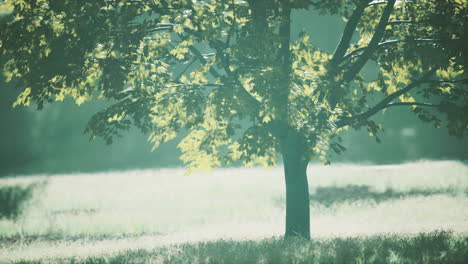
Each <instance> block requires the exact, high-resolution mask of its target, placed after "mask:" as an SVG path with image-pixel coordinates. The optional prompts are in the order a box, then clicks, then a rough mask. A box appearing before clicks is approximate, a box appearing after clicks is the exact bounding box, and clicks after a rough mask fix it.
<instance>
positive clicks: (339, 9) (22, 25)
mask: <svg viewBox="0 0 468 264" xmlns="http://www.w3.org/2000/svg"><path fill="white" fill-rule="evenodd" d="M1 6H2V8H3V9H4V10H9V12H10V13H9V14H6V15H3V16H2V17H1V22H0V23H1V24H2V29H1V31H0V65H1V66H2V67H3V73H4V75H5V76H6V79H7V81H14V82H16V86H17V87H19V88H20V89H22V93H21V94H20V95H19V96H18V98H17V100H16V102H15V103H14V105H15V106H16V105H26V106H27V105H29V104H30V103H31V102H34V103H36V104H37V106H38V108H42V107H43V105H44V104H45V103H50V102H55V101H62V100H64V98H66V97H72V98H73V99H74V100H75V102H76V103H77V104H82V103H84V102H86V101H89V100H92V99H107V100H109V101H110V102H111V103H112V105H111V106H110V107H108V108H106V109H104V110H103V111H101V112H99V113H97V114H96V115H95V116H94V117H93V118H92V119H91V120H90V122H89V123H88V126H87V128H86V131H87V132H89V133H90V134H91V137H92V138H94V137H102V138H104V139H105V140H106V141H107V142H108V143H112V140H113V138H114V137H115V136H119V135H120V133H121V132H122V131H124V130H127V129H128V128H130V127H131V126H136V127H138V128H139V129H141V131H143V132H144V133H148V140H149V141H150V142H151V143H152V144H153V145H154V148H157V147H158V146H159V145H160V144H161V143H163V142H166V141H168V140H171V139H173V138H175V137H176V136H177V135H178V134H179V133H183V134H184V135H185V137H184V138H183V139H182V140H181V142H180V143H179V148H180V149H181V150H182V152H183V155H182V157H181V158H182V159H183V160H184V161H185V162H186V163H187V164H188V166H189V167H190V168H198V169H203V168H208V167H212V166H218V165H221V164H222V163H230V162H233V161H235V160H242V161H243V162H244V163H246V164H248V165H251V164H258V163H260V164H264V165H272V164H274V163H275V162H276V153H278V152H279V151H280V142H281V138H282V137H284V134H285V133H286V132H285V131H288V130H293V131H295V133H298V134H299V135H300V136H301V138H302V140H303V143H304V146H305V156H306V157H305V158H307V159H308V158H310V157H312V156H314V157H319V158H321V159H323V160H324V161H325V160H326V154H327V153H328V152H329V150H334V151H335V152H341V151H343V150H344V147H343V146H342V145H341V141H340V138H339V136H338V134H339V132H340V131H341V130H343V129H346V128H348V127H353V128H359V127H363V126H364V127H367V129H368V130H369V132H370V134H371V135H374V136H376V135H377V132H378V130H379V129H381V126H380V125H379V124H376V123H375V122H374V121H372V120H370V119H369V118H370V117H372V116H373V115H374V114H376V113H377V112H379V111H381V110H384V109H386V108H389V107H393V106H401V105H403V106H409V107H410V109H411V110H412V111H413V112H415V113H416V114H417V115H418V116H419V117H420V118H421V119H422V120H423V121H430V122H434V123H435V125H436V126H440V125H441V117H442V115H446V117H447V127H448V130H449V132H450V133H452V134H454V135H458V136H461V135H463V133H464V131H465V130H466V129H467V128H468V116H467V113H468V103H467V102H468V100H467V97H468V91H467V88H466V85H467V79H466V74H465V67H466V66H467V63H468V52H467V48H466V43H468V32H467V28H468V1H464V0H442V1H435V0H434V1H396V0H388V1H369V0H354V1H345V0H333V1H324V0H293V1H290V0H275V1H268V0H217V1H211V0H172V1H171V0H167V1H135V0H119V1H116V0H93V1H72V0H38V1H28V0H15V1H14V0H10V1H9V0H7V1H4V2H3V3H2V4H1ZM302 8H313V9H317V10H319V11H320V12H322V13H330V14H336V15H340V16H342V17H343V18H344V19H345V20H346V26H345V28H344V31H343V33H342V37H341V40H340V41H339V43H337V46H336V49H335V51H334V52H333V53H329V52H326V51H324V50H320V49H319V48H318V47H316V46H315V45H313V36H309V35H308V34H307V33H306V32H302V33H301V34H300V36H299V38H298V39H297V40H294V41H292V40H291V33H290V26H291V20H293V19H294V17H291V11H292V10H295V9H302ZM369 61H373V62H375V63H374V64H375V65H376V68H377V74H376V75H375V78H372V79H371V80H370V79H369V78H364V77H363V76H362V75H361V74H360V72H361V70H362V69H363V67H364V66H365V65H366V64H368V62H369ZM441 114H442V115H441ZM377 139H378V138H377Z"/></svg>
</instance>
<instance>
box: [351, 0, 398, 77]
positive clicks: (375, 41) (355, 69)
mask: <svg viewBox="0 0 468 264" xmlns="http://www.w3.org/2000/svg"><path fill="white" fill-rule="evenodd" d="M395 2H396V0H388V2H387V5H386V6H385V8H384V11H383V13H382V16H381V17H380V21H379V24H378V25H377V27H376V29H375V33H374V35H373V36H372V39H371V41H370V42H369V45H368V46H367V49H366V50H365V51H364V52H363V54H362V55H361V56H360V57H359V59H358V60H357V61H356V62H355V63H354V64H353V65H351V67H350V69H349V70H348V71H347V72H345V74H344V78H343V81H344V82H350V81H351V80H352V79H354V77H355V76H356V74H358V73H359V72H360V71H361V69H362V67H364V65H365V64H366V63H367V61H368V60H369V59H370V57H371V56H372V54H373V53H374V51H375V50H377V48H378V47H379V42H380V40H381V39H382V37H383V35H384V33H385V27H386V26H387V22H388V19H389V18H390V14H391V13H392V11H393V6H394V5H395Z"/></svg>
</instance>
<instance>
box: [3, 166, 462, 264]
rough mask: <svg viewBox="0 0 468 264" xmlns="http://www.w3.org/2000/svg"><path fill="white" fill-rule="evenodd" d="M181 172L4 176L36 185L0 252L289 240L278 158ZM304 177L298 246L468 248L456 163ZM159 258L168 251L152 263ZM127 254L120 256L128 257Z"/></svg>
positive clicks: (59, 253)
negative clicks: (303, 227)
mask: <svg viewBox="0 0 468 264" xmlns="http://www.w3.org/2000/svg"><path fill="white" fill-rule="evenodd" d="M184 172H185V170H184V169H181V168H179V169H145V170H131V171H113V172H100V173H76V174H66V175H64V174H58V175H49V176H46V175H37V176H23V177H21V176H18V177H9V178H2V179H0V187H4V186H28V185H30V184H34V183H35V184H37V183H42V184H39V185H38V186H39V187H37V188H36V190H35V191H34V195H33V198H32V199H31V200H30V201H28V202H27V203H26V204H25V207H24V210H23V212H22V214H21V215H20V216H19V217H18V218H17V219H4V218H3V219H2V218H0V244H1V246H0V262H12V263H15V262H16V263H28V262H34V261H36V262H37V261H39V262H47V263H48V262H52V263H55V262H56V263H61V262H67V263H122V262H119V261H118V260H115V259H116V258H117V259H119V258H121V257H122V256H126V257H128V256H134V254H135V252H143V253H142V254H143V256H145V258H144V259H145V261H142V262H138V261H135V262H134V263H143V262H148V261H149V262H154V263H172V262H171V261H169V260H170V259H172V260H174V261H175V259H177V257H176V258H175V259H174V256H175V255H174V254H175V253H171V254H172V255H170V256H171V257H170V258H169V260H168V256H169V255H167V254H168V253H167V254H166V253H161V252H162V251H161V250H163V249H164V250H169V249H170V248H174V247H175V248H178V249H179V250H181V251H180V252H181V254H182V255H184V254H185V253H183V252H185V251H184V250H185V249H187V250H192V251H193V250H196V249H195V248H200V247H203V245H211V246H213V245H214V248H215V249H217V248H218V247H227V248H229V245H232V246H235V245H237V246H238V247H241V248H243V246H244V245H250V246H252V247H259V248H262V247H273V248H275V249H276V250H278V249H279V248H281V247H287V246H286V244H287V243H286V242H279V241H282V239H281V236H282V234H283V232H284V181H283V174H282V168H280V167H276V168H269V169H262V168H221V169H214V170H213V171H212V172H196V173H193V174H192V175H190V176H184ZM308 177H309V183H310V203H311V232H312V242H311V243H312V244H310V243H309V244H307V243H306V244H301V245H306V246H305V248H303V246H300V247H301V248H302V249H303V250H306V248H309V249H310V252H315V251H316V250H319V249H320V250H323V247H325V248H326V247H328V246H330V245H334V246H333V247H335V246H336V245H339V244H340V243H345V242H343V241H348V242H349V243H351V244H350V246H351V247H352V246H353V245H354V246H356V245H360V246H362V247H363V248H365V247H366V246H367V247H372V245H374V244H372V243H377V242H376V241H380V242H379V243H384V244H385V243H386V244H385V245H387V244H388V245H391V244H392V243H393V242H394V241H396V240H398V239H400V240H401V241H402V242H401V243H410V242H408V241H413V240H414V241H425V240H424V239H428V241H429V240H431V239H436V240H434V241H445V240H447V241H445V242H443V243H445V244H447V245H458V246H457V247H456V249H457V250H458V251H453V252H458V253H457V254H458V255H456V256H458V257H460V256H462V257H463V258H464V256H466V255H463V254H466V252H468V245H467V243H468V242H467V241H468V240H467V238H468V197H467V195H468V165H467V164H466V163H464V162H460V161H418V162H411V163H405V164H396V165H363V164H334V165H331V166H323V165H317V164H311V165H309V167H308ZM421 237H422V238H421ZM369 241H374V242H372V243H371V242H369ZM392 241H393V242H392ZM404 241H406V242H404ZM414 241H413V242H411V243H414ZM431 241H432V240H431ZM450 241H452V242H450ZM454 241H455V242H454ZM348 242H346V243H348ZM284 243H286V244H284ZM294 243H297V242H294ZM301 243H302V242H301ZM330 243H331V244H330ZM355 243H358V244H355ZM369 243H370V244H369ZM411 243H410V244H411ZM434 243H436V244H437V243H438V242H434ZM441 243H442V242H441ZM416 244H417V243H416ZM445 244H443V245H445ZM262 245H263V246H262ZM327 245H328V246H327ZM395 245H398V244H395ZM180 248H183V250H182V249H180ZM460 248H461V249H462V250H461V249H460ZM320 250H319V251H320ZM362 250H364V249H362ZM392 250H396V249H392ZM447 250H448V249H445V251H447ZM460 250H461V251H460ZM160 251H161V252H160ZM169 251H170V252H173V250H172V251H171V250H169ZM169 251H167V252H169ZM192 251H190V252H192ZM215 251H216V250H215ZM358 251H359V250H358ZM419 251H420V250H419ZM449 251H450V250H449ZM145 252H146V253H145ZM155 252H160V255H158V254H159V253H155ZM164 252H166V251H164ZM197 252H198V251H197ZM337 252H338V251H337ZM363 252H364V251H363ZM366 252H367V251H366ZM392 252H393V251H392ZM421 252H422V251H421ZM450 252H452V251H450ZM460 252H461V253H460ZM387 253H388V252H387ZM122 254H123V255H122ZM191 254H194V253H193V252H192V253H191ZM197 254H198V253H197ZM206 254H208V255H207V257H210V256H211V255H209V254H211V253H209V252H208V253H206ZM233 254H234V253H233ZM252 254H253V253H252ZM340 254H341V253H336V254H335V255H336V257H337V256H341V255H340ZM363 254H364V253H363ZM388 254H390V253H388ZM395 254H397V255H398V252H396V253H395ZM460 254H461V255H460ZM195 255H196V254H195ZM449 255H450V254H449ZM119 256H121V257H119ZM158 256H159V257H161V256H165V257H164V258H162V260H161V262H158V261H156V260H155V259H158V258H159V257H158ZM203 256H205V255H203ZM316 256H318V255H316ZM363 256H364V255H363ZM389 256H390V255H389ZM126 257H125V259H126V260H125V261H124V262H132V261H130V259H127V258H126ZM187 257H189V256H185V258H187ZM211 257H213V256H211ZM387 257H388V256H387ZM387 257H386V258H385V259H387ZM93 259H94V260H96V259H100V260H99V261H97V262H92V260H93ZM135 259H138V258H137V257H135ZM252 259H257V260H258V258H255V257H253V256H252ZM267 259H268V258H267ZM319 259H320V258H319ZM111 260H112V261H114V260H115V261H116V262H112V261H111ZM322 260H323V259H322ZM452 260H453V259H452ZM54 261H55V262H54ZM165 261H166V262H165ZM167 261H168V262H167ZM223 262H225V263H231V262H228V261H223ZM175 263H192V262H190V261H187V262H183V261H180V262H177V261H175ZM194 263H195V262H194ZM199 263H206V262H204V261H201V262H199ZM212 263H216V262H212ZM232 263H235V262H232ZM252 263H256V262H252ZM265 263H273V262H271V261H270V262H265ZM278 263H280V262H278ZM299 263H302V262H299ZM306 263H312V262H306ZM314 263H315V262H314Z"/></svg>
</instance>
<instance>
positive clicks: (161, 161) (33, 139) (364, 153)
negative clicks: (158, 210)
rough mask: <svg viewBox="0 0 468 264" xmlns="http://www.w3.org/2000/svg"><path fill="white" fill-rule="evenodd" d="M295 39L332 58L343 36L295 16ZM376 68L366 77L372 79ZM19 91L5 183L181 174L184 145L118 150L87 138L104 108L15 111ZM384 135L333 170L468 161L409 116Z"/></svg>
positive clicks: (358, 146)
mask: <svg viewBox="0 0 468 264" xmlns="http://www.w3.org/2000/svg"><path fill="white" fill-rule="evenodd" d="M293 22H294V25H295V26H294V27H293V30H292V32H293V36H297V34H298V33H299V31H300V30H301V29H305V30H306V31H308V32H310V34H311V40H312V42H313V43H314V44H316V45H317V46H319V47H320V48H324V49H327V50H329V51H330V52H333V49H334V47H335V45H336V43H337V42H338V40H339V38H340V36H341V35H340V34H341V33H342V29H343V22H342V21H341V20H340V19H339V18H337V17H331V16H318V15H317V14H316V13H314V12H310V11H303V12H296V13H295V14H294V15H293ZM372 72H373V69H372V67H367V68H366V69H365V75H366V76H368V77H369V78H372ZM17 94H18V90H15V89H14V88H13V87H11V85H6V84H5V83H4V82H3V80H1V79H0V124H1V129H0V176H8V175H18V174H33V173H34V174H37V173H70V172H91V171H106V170H121V169H134V168H158V167H179V166H181V165H182V163H181V162H180V161H179V159H178V156H179V153H180V152H179V150H178V149H177V148H176V145H177V141H176V140H175V141H172V142H170V143H168V144H164V145H162V146H161V147H160V148H159V149H157V150H156V151H154V152H151V151H150V149H151V146H150V145H149V144H148V143H147V142H146V136H145V135H143V134H141V133H139V132H138V131H136V130H133V131H130V132H129V133H127V134H126V135H125V136H124V137H123V138H121V139H120V140H116V141H115V142H114V144H113V145H111V146H107V145H105V144H104V142H103V141H101V140H94V141H91V142H90V141H89V140H88V139H89V136H88V135H84V134H83V130H84V128H85V126H86V123H87V121H88V120H89V118H90V117H91V116H92V114H93V113H95V112H96V111H98V110H100V109H102V108H103V106H104V105H105V104H106V102H105V101H94V102H90V103H85V104H83V105H81V106H77V105H75V104H74V103H73V102H71V101H67V100H65V102H63V103H55V104H52V105H46V107H45V109H44V110H42V111H36V110H35V108H34V107H31V108H24V107H18V108H16V109H12V108H11V105H12V102H13V101H14V100H15V97H16V95H17ZM375 120H382V121H384V122H383V123H384V124H385V132H384V133H382V134H381V139H382V143H381V144H377V143H376V142H375V140H374V139H373V138H370V137H369V136H368V135H367V132H366V131H365V130H361V131H356V132H354V131H350V132H348V133H346V134H345V135H343V139H344V140H345V146H346V147H347V148H348V151H347V152H345V153H344V154H342V155H340V156H334V157H333V159H332V162H333V161H334V162H359V163H374V164H389V163H402V162H406V161H413V160H419V159H456V160H468V151H467V149H468V140H467V139H464V140H462V139H458V138H454V137H450V136H448V135H447V131H446V129H445V128H442V129H436V128H433V126H432V125H430V124H426V123H422V122H421V121H419V120H418V119H417V118H416V116H415V115H413V114H412V113H411V112H410V111H409V110H408V109H406V108H397V107H395V108H392V109H389V110H388V111H387V112H386V113H385V114H379V115H378V116H376V117H375Z"/></svg>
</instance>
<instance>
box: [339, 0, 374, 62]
mask: <svg viewBox="0 0 468 264" xmlns="http://www.w3.org/2000/svg"><path fill="white" fill-rule="evenodd" d="M365 2H368V1H365ZM366 7H367V3H363V2H361V4H360V5H358V6H357V7H356V9H354V11H353V13H352V14H351V17H350V18H349V20H348V22H347V23H346V26H345V29H344V31H343V35H341V39H340V42H339V43H338V45H337V47H336V49H335V52H334V53H333V57H332V59H331V61H332V62H333V63H334V64H338V63H339V62H340V61H341V60H342V59H343V56H344V55H345V53H346V50H347V49H348V47H349V43H350V42H351V38H352V37H353V34H354V31H356V27H357V25H358V23H359V20H360V19H361V17H362V13H363V12H364V9H366Z"/></svg>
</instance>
